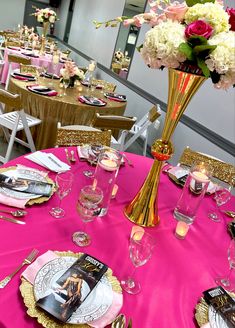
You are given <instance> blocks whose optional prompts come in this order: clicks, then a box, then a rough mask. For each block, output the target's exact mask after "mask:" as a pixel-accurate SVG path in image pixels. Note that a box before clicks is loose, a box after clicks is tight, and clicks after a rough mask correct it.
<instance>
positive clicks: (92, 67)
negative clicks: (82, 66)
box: [88, 63, 95, 72]
mask: <svg viewBox="0 0 235 328" xmlns="http://www.w3.org/2000/svg"><path fill="white" fill-rule="evenodd" d="M94 70H95V64H94V63H90V64H89V65H88V71H89V72H93V71H94Z"/></svg>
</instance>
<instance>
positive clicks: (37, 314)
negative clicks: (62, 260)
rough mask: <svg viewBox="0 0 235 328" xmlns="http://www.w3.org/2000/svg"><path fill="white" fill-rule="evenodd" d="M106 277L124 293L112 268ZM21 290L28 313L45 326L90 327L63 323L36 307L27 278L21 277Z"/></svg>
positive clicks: (32, 288)
mask: <svg viewBox="0 0 235 328" xmlns="http://www.w3.org/2000/svg"><path fill="white" fill-rule="evenodd" d="M55 253H56V255H59V256H61V257H64V256H68V257H76V258H79V257H80V256H81V255H82V253H73V252H70V251H68V252H55ZM106 277H107V279H108V281H109V283H110V284H111V286H112V290H113V291H115V292H118V293H122V288H121V286H120V283H119V281H118V280H117V278H116V277H114V276H113V273H112V270H111V269H108V271H107V272H106ZM20 292H21V295H22V297H23V300H24V303H25V305H26V307H27V314H28V315H29V316H30V317H32V318H37V321H38V322H39V323H40V324H41V325H42V326H43V327H45V328H88V327H90V326H89V325H88V324H72V325H71V324H69V323H62V322H60V321H58V320H56V319H54V318H52V317H51V316H49V315H47V314H46V312H44V311H43V310H41V309H39V308H38V307H36V302H35V297H34V287H33V285H31V284H30V283H29V282H28V281H27V280H26V279H24V278H23V277H22V278H21V285H20Z"/></svg>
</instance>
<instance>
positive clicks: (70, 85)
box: [69, 79, 74, 88]
mask: <svg viewBox="0 0 235 328" xmlns="http://www.w3.org/2000/svg"><path fill="white" fill-rule="evenodd" d="M69 88H74V80H73V79H70V80H69Z"/></svg>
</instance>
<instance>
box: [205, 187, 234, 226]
mask: <svg viewBox="0 0 235 328" xmlns="http://www.w3.org/2000/svg"><path fill="white" fill-rule="evenodd" d="M231 189H232V186H231V185H229V184H227V183H222V182H221V183H220V184H219V187H218V189H217V190H216V191H215V197H214V199H215V202H216V208H215V210H214V211H212V212H210V213H209V214H208V217H209V218H210V219H211V220H213V221H214V222H221V220H222V217H221V212H220V206H222V205H224V204H226V203H227V202H228V201H229V199H230V198H231Z"/></svg>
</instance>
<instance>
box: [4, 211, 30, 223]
mask: <svg viewBox="0 0 235 328" xmlns="http://www.w3.org/2000/svg"><path fill="white" fill-rule="evenodd" d="M0 213H8V214H11V215H12V216H14V217H16V218H21V217H23V216H25V215H26V214H27V212H26V211H23V210H15V211H6V210H2V209H0ZM0 219H2V220H5V221H8V222H11V223H16V224H25V222H24V221H21V220H16V219H13V218H10V217H8V216H5V215H0Z"/></svg>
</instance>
